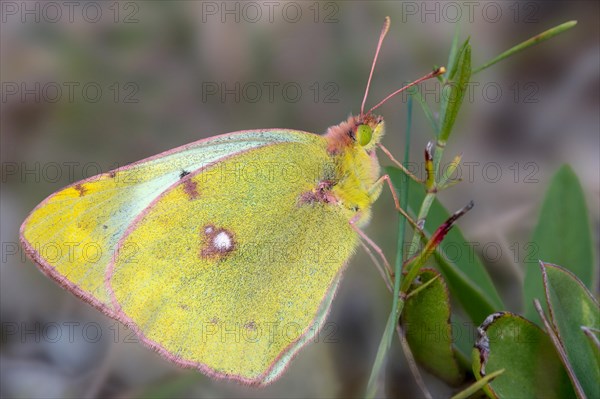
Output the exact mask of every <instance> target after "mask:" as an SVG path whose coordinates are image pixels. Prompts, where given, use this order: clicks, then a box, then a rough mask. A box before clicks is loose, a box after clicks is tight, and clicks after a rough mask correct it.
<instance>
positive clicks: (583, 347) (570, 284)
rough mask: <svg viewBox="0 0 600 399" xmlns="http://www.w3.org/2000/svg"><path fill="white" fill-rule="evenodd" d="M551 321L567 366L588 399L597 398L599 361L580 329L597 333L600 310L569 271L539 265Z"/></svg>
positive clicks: (593, 344) (595, 349)
mask: <svg viewBox="0 0 600 399" xmlns="http://www.w3.org/2000/svg"><path fill="white" fill-rule="evenodd" d="M540 268H541V270H542V275H543V277H544V288H545V290H546V300H547V301H548V309H549V311H550V320H551V322H552V325H553V327H554V330H555V331H556V334H557V336H558V339H559V341H560V342H561V344H562V347H563V349H564V352H565V353H566V356H567V359H568V363H569V364H570V367H571V368H572V370H573V372H574V375H575V377H576V378H577V380H578V381H579V384H580V385H581V388H582V389H583V391H584V392H585V394H586V395H587V397H588V398H598V397H600V359H599V358H598V356H597V355H598V351H597V347H596V345H595V343H594V342H593V341H591V340H590V339H589V337H588V336H587V335H586V334H585V331H584V330H583V329H582V327H587V328H592V329H596V330H597V329H600V306H599V305H598V302H596V300H595V299H594V297H593V296H592V294H591V293H590V292H589V291H588V290H587V289H586V288H585V286H584V285H583V283H582V282H581V281H580V280H579V279H578V278H577V277H576V276H575V275H574V274H573V273H571V272H569V271H568V270H566V269H564V268H562V267H560V266H556V265H552V264H549V263H541V264H540Z"/></svg>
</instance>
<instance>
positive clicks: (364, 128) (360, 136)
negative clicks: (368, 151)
mask: <svg viewBox="0 0 600 399" xmlns="http://www.w3.org/2000/svg"><path fill="white" fill-rule="evenodd" d="M371 137H373V129H371V127H370V126H368V125H360V126H358V128H357V129H356V140H357V141H358V144H360V145H361V146H362V147H364V146H366V145H367V144H369V143H370V142H371Z"/></svg>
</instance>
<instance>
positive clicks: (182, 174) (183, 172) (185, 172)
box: [179, 170, 190, 179]
mask: <svg viewBox="0 0 600 399" xmlns="http://www.w3.org/2000/svg"><path fill="white" fill-rule="evenodd" d="M189 174H190V172H188V171H187V170H182V171H181V173H180V174H179V178H180V179H183V178H184V177H185V176H187V175H189Z"/></svg>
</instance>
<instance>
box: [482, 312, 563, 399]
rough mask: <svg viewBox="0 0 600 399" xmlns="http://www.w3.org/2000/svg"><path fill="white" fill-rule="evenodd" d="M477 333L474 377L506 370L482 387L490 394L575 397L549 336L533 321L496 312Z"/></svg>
mask: <svg viewBox="0 0 600 399" xmlns="http://www.w3.org/2000/svg"><path fill="white" fill-rule="evenodd" d="M478 335H479V336H478V340H477V343H476V347H475V349H473V372H474V374H475V378H477V379H478V380H479V379H481V378H483V377H484V376H486V375H489V374H491V373H493V372H495V371H498V370H502V369H504V370H505V371H504V373H503V374H502V375H501V376H499V377H497V378H496V379H495V380H494V381H492V382H490V383H489V384H488V385H487V386H486V387H484V388H483V389H484V391H485V392H486V393H487V394H488V395H489V396H490V397H492V398H494V397H496V398H572V397H575V393H574V392H573V387H572V386H571V381H570V380H569V377H568V376H567V373H566V371H565V369H564V367H563V364H562V362H561V361H560V359H559V357H558V355H557V354H556V351H555V349H554V346H553V345H552V342H551V341H550V338H549V337H548V335H546V334H545V333H544V331H542V329H540V328H539V327H538V326H536V325H535V324H533V323H531V322H530V321H528V320H526V319H524V318H522V317H521V316H518V315H515V314H512V313H508V312H501V313H495V314H492V315H490V316H489V317H488V318H487V319H486V320H485V322H484V323H483V324H482V325H481V326H480V327H479V328H478Z"/></svg>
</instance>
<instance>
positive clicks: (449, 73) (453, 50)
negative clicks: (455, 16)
mask: <svg viewBox="0 0 600 399" xmlns="http://www.w3.org/2000/svg"><path fill="white" fill-rule="evenodd" d="M459 36H460V24H456V26H455V28H454V36H453V37H452V45H451V46H450V54H449V55H448V63H447V64H446V73H445V74H444V79H453V78H454V75H456V66H457V65H458V63H457V61H458V51H459V50H458V37H459Z"/></svg>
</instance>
